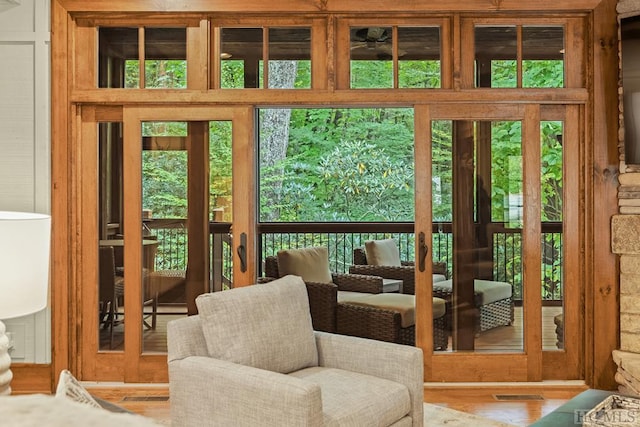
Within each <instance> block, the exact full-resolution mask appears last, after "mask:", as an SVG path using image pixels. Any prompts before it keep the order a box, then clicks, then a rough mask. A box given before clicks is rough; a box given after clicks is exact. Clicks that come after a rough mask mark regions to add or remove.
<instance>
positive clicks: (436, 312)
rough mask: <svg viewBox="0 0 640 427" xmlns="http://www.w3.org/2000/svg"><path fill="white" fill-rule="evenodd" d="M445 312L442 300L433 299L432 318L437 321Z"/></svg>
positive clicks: (444, 303) (445, 306)
mask: <svg viewBox="0 0 640 427" xmlns="http://www.w3.org/2000/svg"><path fill="white" fill-rule="evenodd" d="M446 312H447V304H446V301H445V300H443V299H442V298H438V297H433V318H434V319H439V318H440V317H442V316H444V314H445V313H446Z"/></svg>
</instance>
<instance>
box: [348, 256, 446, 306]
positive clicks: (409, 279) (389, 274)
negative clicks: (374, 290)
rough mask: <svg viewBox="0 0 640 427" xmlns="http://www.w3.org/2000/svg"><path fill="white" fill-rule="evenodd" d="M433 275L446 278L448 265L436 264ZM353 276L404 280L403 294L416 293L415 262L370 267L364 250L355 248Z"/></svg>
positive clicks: (350, 269) (351, 269)
mask: <svg viewBox="0 0 640 427" xmlns="http://www.w3.org/2000/svg"><path fill="white" fill-rule="evenodd" d="M432 272H433V274H441V275H444V276H445V277H446V275H447V265H446V264H445V263H444V262H434V263H433V268H432ZM349 273H351V274H369V275H372V276H380V277H382V278H385V279H397V280H402V293H403V294H412V295H415V293H416V279H415V266H414V263H413V261H402V265H401V266H390V265H368V264H367V255H366V254H365V251H364V249H363V248H355V249H354V250H353V265H351V266H350V267H349Z"/></svg>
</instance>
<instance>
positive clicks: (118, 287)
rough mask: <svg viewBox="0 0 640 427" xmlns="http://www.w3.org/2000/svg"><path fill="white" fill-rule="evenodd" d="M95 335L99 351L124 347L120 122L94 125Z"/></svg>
mask: <svg viewBox="0 0 640 427" xmlns="http://www.w3.org/2000/svg"><path fill="white" fill-rule="evenodd" d="M98 144H99V145H98V147H99V148H98V149H99V156H98V159H96V160H97V162H98V165H97V166H98V170H99V174H98V177H99V182H98V194H99V205H100V210H99V217H98V224H99V228H100V231H99V233H100V234H99V247H98V283H97V286H98V310H99V311H98V312H99V316H100V317H99V319H100V320H99V322H98V334H97V336H98V337H99V350H100V351H115V350H117V351H123V350H124V270H123V267H124V258H123V243H124V228H123V218H122V208H121V206H120V204H119V203H118V200H119V199H120V198H121V197H122V195H123V187H122V157H123V156H122V123H121V122H109V123H99V124H98Z"/></svg>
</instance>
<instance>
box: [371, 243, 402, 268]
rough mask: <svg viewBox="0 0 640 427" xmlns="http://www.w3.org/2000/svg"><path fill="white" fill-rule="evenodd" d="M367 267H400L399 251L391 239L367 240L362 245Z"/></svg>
mask: <svg viewBox="0 0 640 427" xmlns="http://www.w3.org/2000/svg"><path fill="white" fill-rule="evenodd" d="M364 248H365V251H366V254H367V263H368V264H369V265H396V266H399V265H402V263H401V262H400V251H399V250H398V246H397V245H396V242H395V240H393V239H384V240H369V241H366V242H365V243H364Z"/></svg>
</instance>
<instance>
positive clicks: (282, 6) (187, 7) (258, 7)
mask: <svg viewBox="0 0 640 427" xmlns="http://www.w3.org/2000/svg"><path fill="white" fill-rule="evenodd" d="M61 3H62V4H63V5H64V7H65V8H66V9H67V10H68V11H69V12H71V13H73V12H85V11H88V12H102V11H112V12H163V13H164V12H184V13H187V12H246V13H261V12H262V13H274V14H282V13H301V12H316V13H327V12H334V13H335V12H339V13H358V14H363V13H379V12H416V11H420V12H443V11H446V12H456V11H460V12H499V11H523V12H524V11H541V10H543V11H563V12H564V11H588V10H593V9H594V8H595V7H596V6H597V5H598V4H599V3H600V0H538V1H535V2H523V1H521V0H467V1H465V2H460V1H458V0H440V1H438V2H433V1H431V0H414V1H411V2H398V1H388V0H370V1H369V2H367V4H366V11H363V4H362V1H360V0H314V1H310V0H272V1H269V2H265V1H262V0H245V1H241V2H230V1H225V0H137V1H135V2H133V1H130V0H91V1H87V0H62V1H61Z"/></svg>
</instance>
